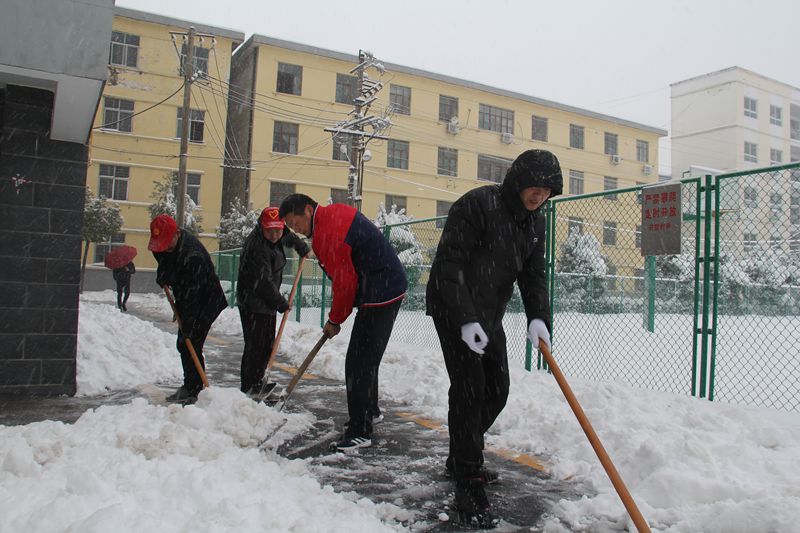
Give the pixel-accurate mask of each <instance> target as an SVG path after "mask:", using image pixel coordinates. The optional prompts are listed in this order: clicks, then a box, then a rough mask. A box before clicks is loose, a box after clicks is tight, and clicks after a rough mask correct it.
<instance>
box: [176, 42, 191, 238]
mask: <svg viewBox="0 0 800 533" xmlns="http://www.w3.org/2000/svg"><path fill="white" fill-rule="evenodd" d="M193 74H194V26H192V27H190V28H189V32H188V33H187V36H186V59H185V61H184V63H183V114H182V115H181V116H182V117H183V118H182V119H181V153H180V159H179V161H178V194H176V198H175V219H176V222H177V223H178V227H179V228H182V227H183V225H184V223H185V221H186V163H187V160H188V158H189V153H188V152H189V125H190V124H191V118H192V117H191V115H192V111H191V102H192V75H193Z"/></svg>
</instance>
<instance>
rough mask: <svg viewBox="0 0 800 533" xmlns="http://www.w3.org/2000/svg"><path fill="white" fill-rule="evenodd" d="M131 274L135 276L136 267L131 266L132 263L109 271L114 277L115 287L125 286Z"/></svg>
mask: <svg viewBox="0 0 800 533" xmlns="http://www.w3.org/2000/svg"><path fill="white" fill-rule="evenodd" d="M131 274H136V265H134V264H133V261H131V262H130V263H128V264H127V265H125V266H124V267H120V268H115V269H114V270H112V271H111V275H112V276H113V277H114V281H116V282H117V285H127V284H128V283H130V282H131Z"/></svg>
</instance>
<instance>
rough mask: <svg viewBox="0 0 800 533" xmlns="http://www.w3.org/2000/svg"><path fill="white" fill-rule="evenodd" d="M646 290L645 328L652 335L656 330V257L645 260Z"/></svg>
mask: <svg viewBox="0 0 800 533" xmlns="http://www.w3.org/2000/svg"><path fill="white" fill-rule="evenodd" d="M644 278H645V285H644V286H645V290H646V291H647V295H646V297H647V302H646V303H645V315H644V319H645V321H644V322H645V324H644V327H645V329H646V330H647V331H649V332H650V333H653V332H654V331H655V330H656V256H654V255H648V256H647V257H645V258H644Z"/></svg>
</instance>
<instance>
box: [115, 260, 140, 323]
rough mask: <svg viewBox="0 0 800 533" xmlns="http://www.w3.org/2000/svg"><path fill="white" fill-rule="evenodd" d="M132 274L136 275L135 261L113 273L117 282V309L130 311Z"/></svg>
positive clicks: (116, 269)
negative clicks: (129, 298)
mask: <svg viewBox="0 0 800 533" xmlns="http://www.w3.org/2000/svg"><path fill="white" fill-rule="evenodd" d="M131 274H136V265H134V264H133V261H131V262H130V263H128V264H127V265H125V266H123V267H120V268H115V269H114V270H112V271H111V275H112V276H113V277H114V281H116V282H117V309H120V310H121V311H127V310H128V297H129V296H130V295H131Z"/></svg>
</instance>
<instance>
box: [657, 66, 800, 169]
mask: <svg viewBox="0 0 800 533" xmlns="http://www.w3.org/2000/svg"><path fill="white" fill-rule="evenodd" d="M671 89H672V91H671V92H672V96H671V99H672V121H671V126H672V135H671V138H672V177H673V179H676V178H677V179H679V178H681V177H682V175H683V174H684V173H685V172H686V171H689V170H690V167H691V166H692V165H700V166H704V167H711V168H714V169H720V170H722V171H726V172H732V171H736V170H747V169H751V168H759V167H766V166H770V165H781V164H786V163H791V162H795V161H800V89H798V88H797V87H793V86H791V85H787V84H785V83H782V82H779V81H776V80H773V79H770V78H767V77H764V76H761V75H760V74H756V73H755V72H751V71H749V70H746V69H743V68H740V67H730V68H727V69H724V70H719V71H717V72H711V73H709V74H704V75H702V76H697V77H695V78H691V79H688V80H684V81H679V82H677V83H673V84H672V85H671Z"/></svg>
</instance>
